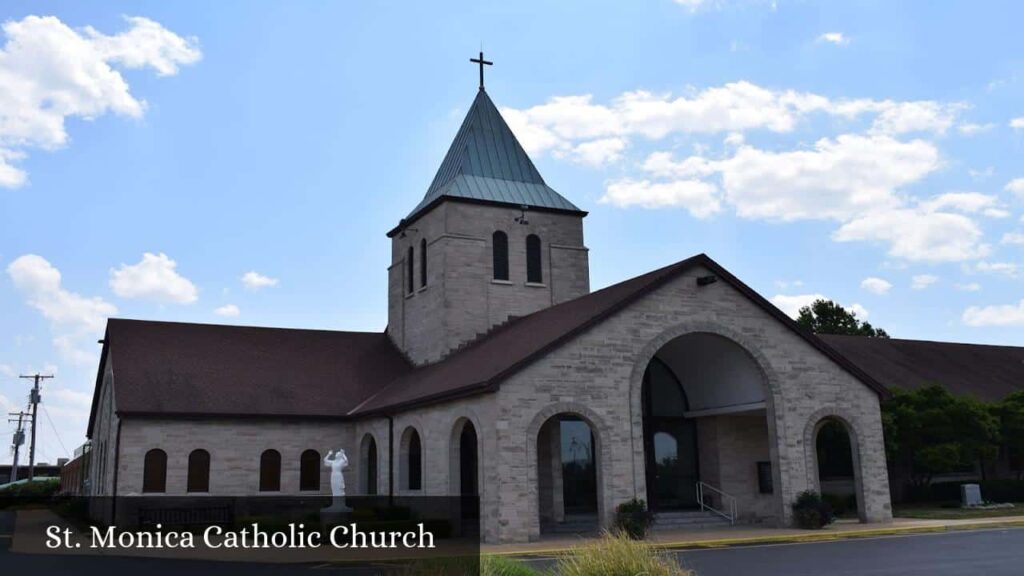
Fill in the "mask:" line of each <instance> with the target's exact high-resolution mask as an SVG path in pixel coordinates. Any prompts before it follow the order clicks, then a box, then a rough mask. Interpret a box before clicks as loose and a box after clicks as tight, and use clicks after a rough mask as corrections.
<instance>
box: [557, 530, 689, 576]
mask: <svg viewBox="0 0 1024 576" xmlns="http://www.w3.org/2000/svg"><path fill="white" fill-rule="evenodd" d="M555 573H556V574H559V575H560V576H636V575H637V574H643V575H644V576H692V574H693V573H692V572H691V571H689V570H686V569H684V568H683V567H681V566H680V565H679V562H678V561H676V559H675V557H674V556H672V555H670V554H664V553H661V552H659V550H658V549H657V548H655V547H654V546H652V545H650V544H646V543H644V542H640V541H637V540H633V539H632V538H627V537H625V536H615V535H613V534H607V533H606V534H605V535H604V536H602V537H601V539H600V540H598V541H596V542H593V543H591V544H587V545H584V546H581V547H578V548H575V549H574V550H573V551H572V552H570V553H568V554H566V555H564V556H562V557H561V558H560V559H559V560H558V567H557V568H556V569H555Z"/></svg>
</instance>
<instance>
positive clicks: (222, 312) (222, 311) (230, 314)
mask: <svg viewBox="0 0 1024 576" xmlns="http://www.w3.org/2000/svg"><path fill="white" fill-rule="evenodd" d="M213 313H214V314H216V315H217V316H224V317H225V318H234V317H236V316H238V315H239V314H241V313H242V311H241V310H239V309H238V306H235V305H234V304H225V305H224V306H221V307H219V308H216V309H215V310H214V311H213Z"/></svg>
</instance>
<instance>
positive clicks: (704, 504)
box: [697, 480, 736, 524]
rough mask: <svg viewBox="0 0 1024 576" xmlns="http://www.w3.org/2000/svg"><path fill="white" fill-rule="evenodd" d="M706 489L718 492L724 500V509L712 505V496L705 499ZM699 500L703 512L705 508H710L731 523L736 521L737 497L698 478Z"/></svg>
mask: <svg viewBox="0 0 1024 576" xmlns="http://www.w3.org/2000/svg"><path fill="white" fill-rule="evenodd" d="M705 491H708V492H710V493H712V494H718V496H719V497H720V498H721V500H722V508H723V509H722V510H719V509H718V508H715V507H714V506H712V505H711V499H710V498H708V499H707V500H705V496H704V492H705ZM697 502H698V503H699V504H700V509H701V511H702V512H703V511H704V510H710V511H711V512H714V513H715V514H718V515H719V516H721V517H722V518H725V519H726V520H728V521H729V523H730V524H735V523H736V497H735V496H732V495H731V494H726V493H725V492H722V491H721V490H719V489H718V488H715V487H714V486H712V485H710V484H707V483H705V482H701V481H699V480H698V481H697Z"/></svg>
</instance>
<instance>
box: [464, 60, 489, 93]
mask: <svg viewBox="0 0 1024 576" xmlns="http://www.w3.org/2000/svg"><path fill="white" fill-rule="evenodd" d="M469 61H470V62H473V63H475V64H479V65H480V89H481V90H483V89H484V66H493V65H494V62H488V61H487V60H484V53H483V52H480V57H479V58H470V59H469Z"/></svg>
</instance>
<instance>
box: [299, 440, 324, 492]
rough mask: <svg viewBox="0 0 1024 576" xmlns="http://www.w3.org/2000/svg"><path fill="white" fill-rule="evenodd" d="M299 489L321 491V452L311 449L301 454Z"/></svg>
mask: <svg viewBox="0 0 1024 576" xmlns="http://www.w3.org/2000/svg"><path fill="white" fill-rule="evenodd" d="M299 490H300V491H303V492H319V491H320V453H319V452H317V451H316V450H313V449H309V450H305V451H303V452H302V455H301V456H299Z"/></svg>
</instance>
